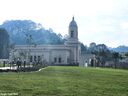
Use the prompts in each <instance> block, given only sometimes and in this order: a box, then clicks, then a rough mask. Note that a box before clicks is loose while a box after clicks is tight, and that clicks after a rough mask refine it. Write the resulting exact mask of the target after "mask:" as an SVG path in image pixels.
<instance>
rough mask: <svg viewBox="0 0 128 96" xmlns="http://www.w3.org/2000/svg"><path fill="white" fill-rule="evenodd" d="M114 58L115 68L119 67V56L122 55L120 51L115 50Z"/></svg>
mask: <svg viewBox="0 0 128 96" xmlns="http://www.w3.org/2000/svg"><path fill="white" fill-rule="evenodd" d="M112 58H113V60H114V66H115V68H117V63H118V62H119V58H120V55H119V53H118V52H113V53H112Z"/></svg>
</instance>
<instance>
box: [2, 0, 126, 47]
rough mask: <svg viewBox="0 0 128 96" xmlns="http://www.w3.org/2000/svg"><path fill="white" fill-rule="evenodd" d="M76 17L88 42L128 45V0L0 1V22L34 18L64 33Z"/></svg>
mask: <svg viewBox="0 0 128 96" xmlns="http://www.w3.org/2000/svg"><path fill="white" fill-rule="evenodd" d="M73 16H74V17H75V21H76V22H77V25H78V34H79V41H80V42H82V43H84V44H85V45H88V46H89V44H90V43H91V42H95V43H97V44H103V43H104V44H106V45H107V46H109V47H117V46H119V45H126V46H128V0H0V24H2V23H3V22H4V21H6V20H19V19H20V20H32V21H34V22H36V23H41V24H42V26H43V27H44V28H45V29H49V28H52V29H53V31H54V32H56V33H57V34H58V33H61V34H62V35H63V36H64V35H65V34H68V26H69V23H70V21H71V20H72V17H73Z"/></svg>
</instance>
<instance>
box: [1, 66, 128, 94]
mask: <svg viewBox="0 0 128 96" xmlns="http://www.w3.org/2000/svg"><path fill="white" fill-rule="evenodd" d="M4 93H6V94H9V93H17V94H19V95H20V96H128V71H127V70H119V69H102V68H80V67H59V66H53V67H47V68H45V69H43V70H41V71H40V72H29V73H23V72H21V73H0V96H1V94H4ZM14 95H15V94H14Z"/></svg>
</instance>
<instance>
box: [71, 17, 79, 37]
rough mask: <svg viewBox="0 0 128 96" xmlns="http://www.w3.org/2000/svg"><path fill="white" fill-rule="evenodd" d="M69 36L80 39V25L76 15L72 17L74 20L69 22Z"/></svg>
mask: <svg viewBox="0 0 128 96" xmlns="http://www.w3.org/2000/svg"><path fill="white" fill-rule="evenodd" d="M69 38H70V39H78V26H77V23H76V21H75V20H74V17H72V21H71V22H70V23H69Z"/></svg>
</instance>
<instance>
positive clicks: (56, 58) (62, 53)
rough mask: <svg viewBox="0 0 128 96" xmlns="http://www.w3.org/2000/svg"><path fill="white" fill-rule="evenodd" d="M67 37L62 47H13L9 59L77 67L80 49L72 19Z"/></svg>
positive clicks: (76, 27)
mask: <svg viewBox="0 0 128 96" xmlns="http://www.w3.org/2000/svg"><path fill="white" fill-rule="evenodd" d="M68 35H69V36H68V39H67V40H66V41H65V43H64V45H36V46H35V45H15V47H14V49H13V50H11V53H10V58H9V59H10V60H14V59H15V60H16V59H20V60H21V61H26V62H43V63H46V64H48V65H79V62H80V54H81V47H80V42H79V39H78V26H77V23H76V21H75V20H74V17H73V18H72V21H71V22H70V24H69V32H68Z"/></svg>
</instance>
